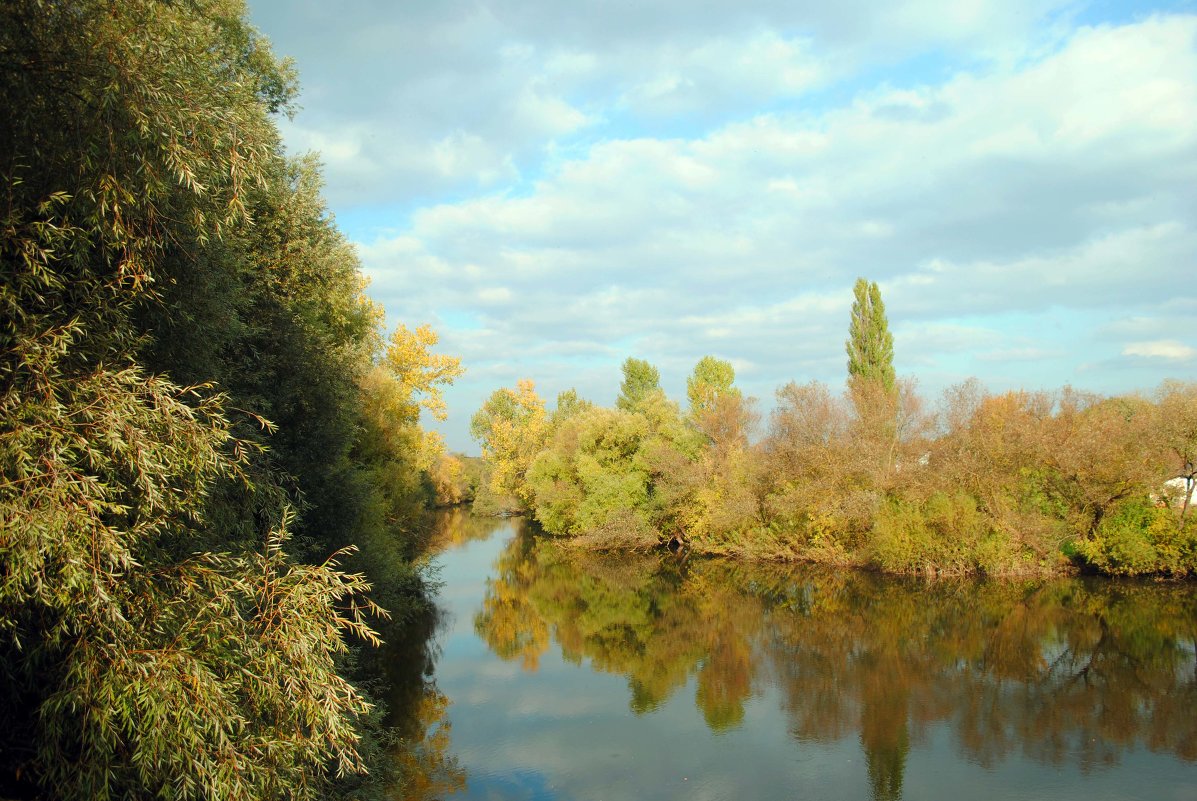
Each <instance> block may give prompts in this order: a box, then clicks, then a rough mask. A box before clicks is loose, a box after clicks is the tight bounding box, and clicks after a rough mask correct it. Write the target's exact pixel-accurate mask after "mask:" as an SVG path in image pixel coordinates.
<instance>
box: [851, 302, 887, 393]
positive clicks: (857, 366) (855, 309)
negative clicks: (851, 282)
mask: <svg viewBox="0 0 1197 801" xmlns="http://www.w3.org/2000/svg"><path fill="white" fill-rule="evenodd" d="M852 293H853V295H854V297H855V299H854V300H853V302H852V320H851V323H850V324H849V328H848V340H847V342H846V343H845V348H846V350H847V352H848V375H849V377H860V378H864V379H868V380H872V381H879V382H880V383H881V385H882V386H883V387H885V390H886V391H887V392H892V391H893V389H894V381H895V376H894V337H893V335H892V334H891V333H890V332H889V322H888V321H887V320H886V318H885V304H884V303H882V301H881V290H880V289H878V288H877V284H876V283H875V282H873V283H870V282H869V281H866V280H865V279H863V278H858V279H856V286H854V287H853V289H852Z"/></svg>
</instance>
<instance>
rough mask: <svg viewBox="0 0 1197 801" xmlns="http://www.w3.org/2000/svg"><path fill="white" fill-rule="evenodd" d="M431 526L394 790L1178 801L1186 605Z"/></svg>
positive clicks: (1185, 727) (423, 793)
mask: <svg viewBox="0 0 1197 801" xmlns="http://www.w3.org/2000/svg"><path fill="white" fill-rule="evenodd" d="M520 528H521V527H520V523H519V522H518V521H490V520H479V519H476V518H471V517H470V516H468V515H464V514H457V515H454V516H449V517H446V518H445V522H444V530H443V531H442V536H441V541H442V543H443V545H442V547H443V551H442V552H441V553H440V555H439V556H438V557H437V559H436V562H437V563H438V564H439V566H440V579H441V581H442V582H443V587H442V589H441V591H440V594H439V597H438V604H439V606H440V607H441V608H442V610H443V615H442V621H441V624H440V625H439V627H438V628H437V631H436V633H435V635H434V638H433V641H432V647H431V653H432V654H433V657H434V658H433V659H432V661H431V663H430V664H429V666H428V667H427V669H426V670H425V676H424V680H423V681H422V682H421V681H418V679H419V677H415V678H416V679H417V681H416V682H415V683H414V684H412V685H411V686H409V687H406V688H399V689H398V692H397V695H396V700H397V701H398V703H395V704H394V707H395V708H396V709H398V710H401V711H403V712H404V713H405V714H407V715H408V716H409V717H410V720H409V721H408V723H407V724H406V726H407V729H406V730H407V732H408V735H409V737H410V738H411V740H412V741H413V742H419V741H420V738H421V737H423V741H422V743H421V744H420V746H419V747H418V748H417V749H416V750H415V751H414V752H413V753H412V754H410V755H408V756H407V757H405V759H408V760H409V761H410V763H411V764H410V765H408V766H407V767H408V772H409V775H411V776H413V777H414V784H413V785H412V786H410V787H409V789H408V791H407V794H408V797H413V798H433V797H451V798H454V799H587V801H590V800H592V799H593V800H594V801H601V800H602V799H607V800H609V801H610V800H611V799H736V800H737V801H751V800H752V799H789V798H802V799H824V798H825V799H898V798H905V799H910V801H916V800H921V799H928V800H930V801H935V800H936V799H953V801H955V800H956V799H965V801H982V800H983V799H1040V798H1043V799H1049V798H1050V799H1084V801H1097V800H1098V799H1145V801H1148V800H1149V801H1166V800H1167V799H1187V800H1188V801H1193V800H1194V799H1197V656H1195V649H1197V589H1195V588H1194V587H1193V586H1191V585H1187V584H1186V585H1174V584H1151V583H1138V582H1136V583H1130V582H1112V581H1109V580H1089V579H1068V580H1060V581H1051V582H1043V581H1033V582H1031V581H1027V582H994V581H991V582H977V581H970V582H956V581H953V582H940V583H933V584H928V583H925V582H922V581H906V580H898V579H893V578H885V577H880V576H875V575H871V574H865V573H855V572H834V571H828V570H827V569H815V568H805V567H798V568H795V567H778V566H768V565H766V566H762V565H748V564H737V563H730V562H722V561H707V560H698V559H691V560H688V561H681V560H678V559H677V558H675V557H673V556H672V555H668V554H661V555H653V556H647V557H629V556H609V555H608V556H601V555H594V554H583V553H577V552H575V551H570V550H566V549H563V548H562V547H560V546H559V545H557V544H556V543H554V542H553V541H552V540H551V539H546V538H535V537H532V536H530V535H527V534H521V533H520Z"/></svg>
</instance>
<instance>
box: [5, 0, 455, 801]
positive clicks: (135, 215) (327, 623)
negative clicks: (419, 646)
mask: <svg viewBox="0 0 1197 801" xmlns="http://www.w3.org/2000/svg"><path fill="white" fill-rule="evenodd" d="M244 18H245V8H244V5H243V3H241V2H239V1H238V0H190V1H189V2H184V3H172V2H162V1H161V0H129V2H122V3H117V4H113V3H107V2H101V1H100V0H71V1H70V2H65V3H50V4H46V3H43V2H38V1H37V0H15V2H11V3H6V4H4V5H3V7H2V9H0V54H3V59H4V61H5V65H6V67H5V69H3V70H0V101H2V102H3V104H4V107H5V108H6V109H10V110H11V113H9V114H6V115H4V117H3V119H0V141H4V142H5V147H4V149H3V150H2V151H0V177H2V178H3V181H4V184H5V195H4V199H3V201H0V230H2V231H3V236H0V279H2V280H0V572H2V573H3V575H4V577H5V580H4V582H3V583H0V685H2V686H0V711H2V714H3V719H4V720H5V721H6V724H7V725H6V727H5V730H4V731H3V732H0V787H3V788H4V792H5V793H8V792H10V791H11V792H14V793H19V794H22V795H34V794H41V795H43V796H45V797H55V798H106V797H121V798H141V797H151V796H152V797H164V798H216V797H219V798H281V797H287V798H305V797H315V796H317V795H319V794H322V793H323V792H324V791H326V790H328V789H329V788H328V781H327V780H328V779H329V778H330V776H332V775H337V774H344V773H346V772H353V771H360V770H362V769H363V768H364V764H363V762H362V758H361V755H360V753H359V751H358V743H359V738H360V737H361V723H362V721H363V718H364V716H365V715H366V714H367V712H368V711H369V704H368V703H367V702H366V700H365V699H364V698H363V697H362V695H361V694H360V693H359V692H358V691H356V690H355V689H354V688H353V687H352V686H351V685H350V684H349V683H347V682H346V681H345V680H344V679H343V678H342V677H341V676H340V675H339V674H338V672H337V669H336V668H337V664H338V663H339V661H340V660H341V659H342V658H343V652H344V650H345V643H344V638H345V637H346V636H349V635H357V636H360V637H362V638H364V639H365V640H366V641H367V642H369V641H373V640H374V639H375V638H374V635H373V633H372V632H371V631H370V629H369V628H368V627H367V626H366V624H365V622H364V619H363V617H362V612H363V610H366V609H369V608H370V604H369V602H367V601H366V600H364V598H363V593H364V592H365V590H366V589H367V583H366V581H365V579H364V578H362V577H361V576H360V575H356V574H353V573H349V572H342V570H341V569H340V568H339V567H338V565H337V562H336V561H330V560H328V558H327V554H329V553H330V552H331V553H334V554H335V555H336V556H335V558H336V559H337V560H340V561H344V562H351V561H353V560H355V559H357V558H358V557H356V556H355V555H354V550H353V549H352V548H343V547H342V546H346V545H348V543H349V542H350V541H351V539H359V540H360V541H362V542H363V543H364V544H367V545H368V547H369V548H370V549H371V553H370V554H369V558H365V559H363V560H362V563H361V564H362V565H363V567H368V568H369V570H370V571H371V573H372V574H373V575H375V576H376V577H385V578H388V579H394V581H393V582H388V583H391V584H394V585H398V584H400V583H404V584H405V586H408V587H414V586H415V585H418V584H419V583H420V581H419V577H418V576H417V575H416V574H415V573H414V572H413V571H412V570H411V568H410V565H409V564H408V562H407V559H409V558H410V556H411V554H412V551H413V547H412V546H413V543H414V539H413V538H414V537H415V536H416V533H417V531H416V530H417V529H418V525H417V524H415V523H414V522H413V521H412V519H411V518H412V516H413V515H414V514H415V510H416V508H417V506H418V503H416V502H415V501H416V500H417V499H422V498H423V497H426V492H427V483H428V482H427V481H426V479H425V478H424V477H423V476H422V475H421V473H422V471H427V469H428V467H429V466H430V464H431V461H430V460H429V459H428V458H427V456H428V446H429V441H428V440H427V438H426V437H425V436H424V435H423V433H422V432H420V431H419V429H418V423H417V422H416V420H415V418H416V417H418V411H417V412H416V413H415V414H413V413H412V406H413V404H418V403H421V402H423V404H424V406H425V407H426V408H429V409H430V410H432V411H434V412H435V411H436V404H435V399H436V395H435V392H434V390H435V386H436V385H437V384H439V383H443V382H444V381H445V380H448V379H451V378H452V376H453V375H454V374H455V373H454V369H455V367H456V365H455V363H453V360H450V359H448V358H447V357H436V356H432V355H431V354H429V353H428V352H427V350H426V347H427V346H428V345H429V344H433V343H434V339H435V335H431V337H430V334H431V332H428V331H426V329H418V330H417V332H416V333H415V334H414V335H412V336H410V337H408V338H407V339H403V340H402V341H400V340H395V341H393V342H392V343H391V345H392V347H391V351H390V352H388V353H387V354H386V358H385V359H384V360H383V362H384V364H383V365H382V366H380V367H376V366H375V360H376V357H378V356H380V355H382V354H381V349H382V344H383V343H382V340H381V336H380V330H381V324H382V320H381V315H380V313H379V311H378V309H377V308H376V307H374V306H373V304H371V303H370V302H369V301H368V300H367V299H366V298H365V295H364V294H363V290H364V286H365V282H364V279H363V278H362V276H361V273H360V270H359V264H358V262H357V259H356V256H355V255H354V253H353V250H352V248H351V247H350V246H349V244H348V243H347V242H346V241H345V240H344V238H343V237H342V236H341V234H340V233H339V232H338V231H337V229H336V227H335V225H334V224H333V222H332V220H331V218H330V217H329V216H328V214H327V212H326V210H325V208H324V206H323V201H322V200H321V198H320V183H319V175H318V171H317V170H316V167H315V164H314V162H312V161H310V160H301V161H294V162H289V161H287V160H286V159H285V158H284V157H283V156H282V151H281V146H280V143H279V138H278V134H277V131H276V129H275V125H274V122H273V120H272V119H271V116H270V115H271V113H272V112H277V111H280V110H286V109H287V108H288V104H289V102H290V98H291V96H292V92H293V85H294V81H293V76H292V73H291V69H290V67H289V65H288V64H286V63H285V62H284V63H280V62H277V61H276V60H275V59H274V58H273V56H272V55H271V54H270V50H269V48H268V46H267V45H266V43H265V42H264V41H263V40H262V39H261V37H260V36H259V35H258V34H257V32H256V31H254V30H253V29H252V28H251V27H250V26H249V25H248V24H247V23H246V22H245V19H244ZM401 330H402V331H406V329H401ZM409 333H410V332H409ZM409 340H410V341H409ZM293 505H294V506H298V507H299V508H300V510H301V512H302V517H301V518H299V519H295V520H293V519H292V517H291V516H290V513H289V512H287V511H285V510H286V509H288V508H289V507H290V506H293ZM293 527H294V528H297V529H298V531H299V534H300V539H298V540H296V541H295V543H293V544H292V545H291V546H288V547H289V548H290V549H291V550H297V551H300V552H302V553H305V554H306V555H308V556H310V557H311V558H312V560H313V561H314V562H315V563H314V564H302V563H299V562H296V561H294V560H293V558H292V557H290V556H289V555H288V554H287V553H286V551H285V549H284V545H285V543H286V542H287V537H288V535H287V531H288V530H289V529H291V528H293ZM399 600H400V599H398V598H396V601H397V602H398V601H399Z"/></svg>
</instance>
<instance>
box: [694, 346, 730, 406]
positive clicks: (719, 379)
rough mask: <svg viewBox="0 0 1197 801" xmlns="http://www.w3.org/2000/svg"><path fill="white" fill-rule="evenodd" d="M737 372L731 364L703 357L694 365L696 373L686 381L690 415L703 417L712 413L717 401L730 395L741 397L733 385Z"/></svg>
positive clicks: (711, 357)
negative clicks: (706, 413) (704, 414)
mask: <svg viewBox="0 0 1197 801" xmlns="http://www.w3.org/2000/svg"><path fill="white" fill-rule="evenodd" d="M735 380H736V371H735V369H734V368H733V367H732V365H731V362H726V361H723V360H722V359H716V358H715V357H714V356H703V357H702V358H701V359H699V361H698V364H696V365H694V373H693V374H691V376H690V377H689V378H687V379H686V397H687V398H689V399H690V414H692V415H695V416H697V415H701V414H702V413H703V412H706V411H710V410H711V409H712V408H713V407H714V405H715V401H716V399H718V398H720V397H724V396H728V395H734V396H736V397H739V395H740V390H739V389H736V388H735V387H734V386H733V384H734V383H735Z"/></svg>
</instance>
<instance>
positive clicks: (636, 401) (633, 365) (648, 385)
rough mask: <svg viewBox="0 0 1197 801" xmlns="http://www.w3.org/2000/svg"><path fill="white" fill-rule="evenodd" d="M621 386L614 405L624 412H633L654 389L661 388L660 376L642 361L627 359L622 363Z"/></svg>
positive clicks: (653, 368) (654, 369)
mask: <svg viewBox="0 0 1197 801" xmlns="http://www.w3.org/2000/svg"><path fill="white" fill-rule="evenodd" d="M622 369H623V384H622V385H620V387H619V398H618V399H616V401H615V405H616V406H618V407H619V408H620V409H623V410H624V411H625V412H630V411H634V410H635V409H636V407H637V406H639V405H640V402H641V401H643V400H644V399H645V398H646V397H648V395H649V393H651V392H652V391H653V390H655V389H660V388H661V374H660V373H659V372H658V371H657V368H655V367H653V366H652V365H651V364H649V363H648V362H646V361H644V360H643V359H635V358H632V357H628V359H627V361H625V362H624V363H623V368H622Z"/></svg>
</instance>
